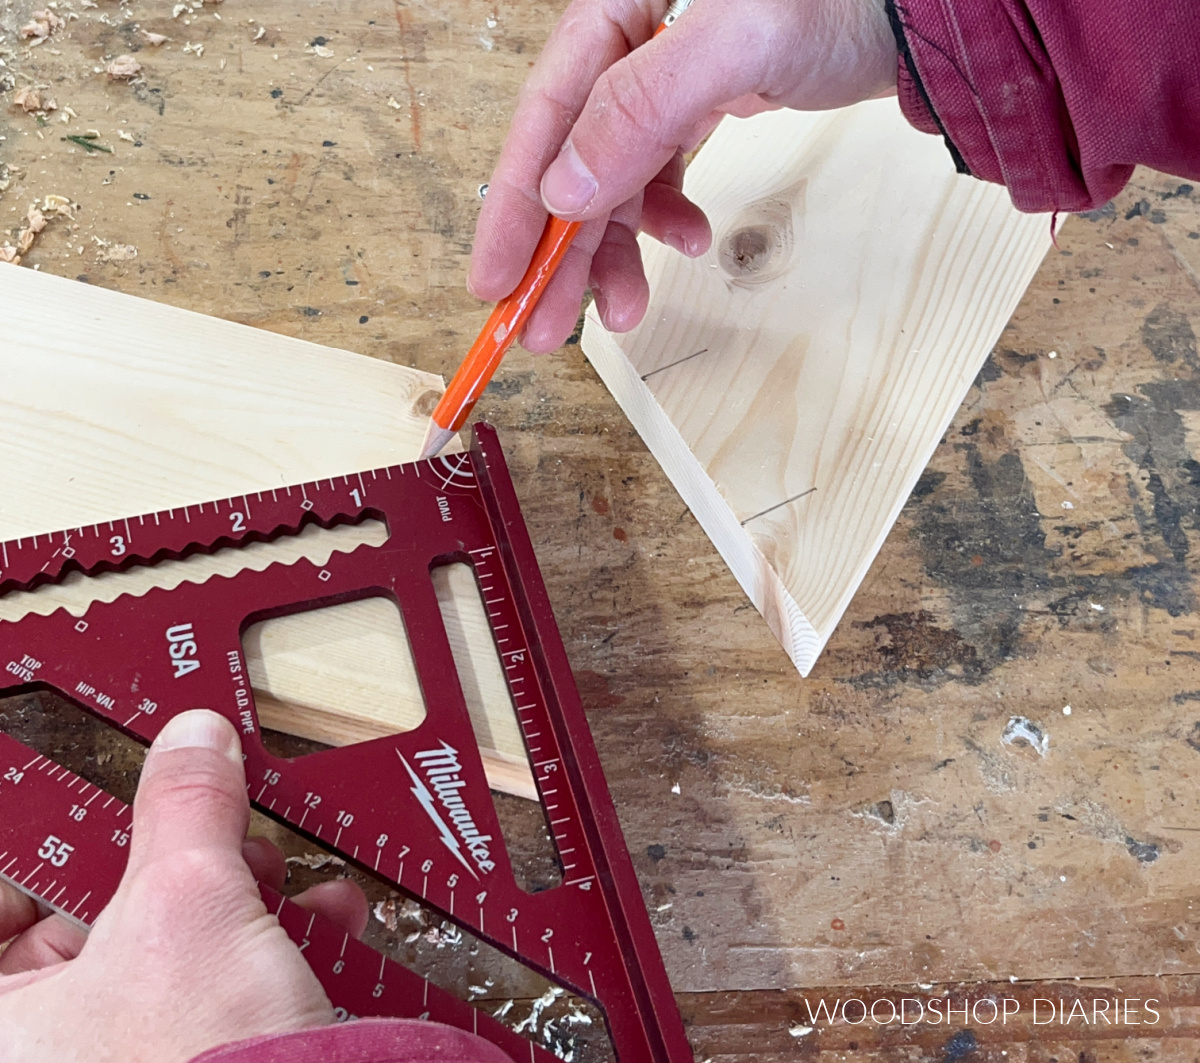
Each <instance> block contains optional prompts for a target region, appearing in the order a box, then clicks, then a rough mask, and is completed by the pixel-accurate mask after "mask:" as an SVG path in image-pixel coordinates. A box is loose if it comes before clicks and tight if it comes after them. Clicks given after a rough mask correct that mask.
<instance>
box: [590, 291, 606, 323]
mask: <svg viewBox="0 0 1200 1063" xmlns="http://www.w3.org/2000/svg"><path fill="white" fill-rule="evenodd" d="M592 301H593V302H594V303H595V304H596V309H597V310H599V311H600V320H601V321H602V322H604V325H605V327H607V326H608V297H607V296H606V295H605V294H604V293H603V292H602V291H601V290H600V289H599V288H597V287H596V286H595V285H592Z"/></svg>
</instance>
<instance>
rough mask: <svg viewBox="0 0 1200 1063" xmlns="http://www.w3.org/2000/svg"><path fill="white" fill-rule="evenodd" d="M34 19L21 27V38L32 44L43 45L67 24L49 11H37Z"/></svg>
mask: <svg viewBox="0 0 1200 1063" xmlns="http://www.w3.org/2000/svg"><path fill="white" fill-rule="evenodd" d="M32 17H33V21H32V22H30V23H29V24H28V25H26V26H22V27H21V36H22V37H23V38H24V39H25V40H28V41H30V42H31V43H32V44H41V43H42V41H44V40H45V39H46V38H47V37H49V36H50V35H51V34H52V33H53V32H54V31H55V30H58V29H62V27H63V26H65V25H66V22H64V21H63V20H62V19H61V18H59V17H58V16H57V15H56V14H55V13H54V12H53V11H50V10H48V9H47V10H44V11H35V12H34V13H33V16H32Z"/></svg>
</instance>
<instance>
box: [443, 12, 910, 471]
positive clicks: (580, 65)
mask: <svg viewBox="0 0 1200 1063" xmlns="http://www.w3.org/2000/svg"><path fill="white" fill-rule="evenodd" d="M688 6H689V5H688V3H687V2H684V3H680V4H675V5H673V6H672V8H671V9H670V10H669V11H666V13H665V15H664V10H665V5H664V4H662V3H653V2H637V0H575V2H574V3H572V4H571V5H570V6H569V7H568V8H567V11H566V12H565V14H564V15H563V17H562V19H561V20H560V22H559V23H558V25H557V26H556V27H555V29H554V31H553V33H552V34H551V36H550V39H549V41H548V42H547V44H546V47H545V49H544V50H543V52H542V55H541V56H540V57H539V59H538V61H537V63H536V65H535V67H534V69H533V72H532V73H531V74H530V77H529V81H528V82H527V83H526V85H525V86H524V88H523V89H522V92H521V98H520V101H519V103H518V106H517V109H516V112H515V114H514V116H513V120H512V124H511V128H510V131H509V135H508V138H507V140H506V141H505V145H504V149H503V151H502V152H501V156H500V161H499V163H498V164H497V166H496V169H495V171H494V173H493V175H492V179H491V182H490V184H489V188H488V194H487V198H486V199H485V200H484V204H483V208H482V211H481V213H480V217H479V224H478V226H477V228H476V240H475V249H474V252H473V254H472V259H471V274H470V280H469V287H470V289H471V291H472V292H473V293H474V294H475V295H477V296H479V297H480V298H482V299H491V300H504V303H507V302H509V300H514V301H515V302H517V303H520V307H519V309H520V310H521V314H520V316H519V317H517V316H512V315H511V313H510V311H511V310H512V307H505V310H504V311H503V312H501V317H502V318H503V320H502V321H499V322H498V321H497V317H496V314H493V317H492V318H490V319H489V321H488V326H485V329H484V332H483V333H481V336H480V340H479V341H477V342H476V344H475V345H474V346H473V347H472V354H471V356H470V357H469V358H468V361H467V362H466V363H464V366H463V368H462V369H461V370H460V371H459V373H457V374H456V375H455V378H454V380H453V381H452V383H451V386H450V388H448V389H447V392H446V396H445V397H444V398H443V402H442V403H439V406H438V409H437V410H435V413H434V423H433V424H432V425H431V426H430V433H429V436H428V437H427V440H426V446H425V447H424V448H423V453H422V456H423V457H427V456H431V455H432V454H436V453H437V452H438V450H440V449H441V447H442V446H444V445H445V443H446V442H447V441H448V440H449V439H450V438H451V436H453V434H454V432H455V431H457V429H458V428H459V427H461V425H462V423H463V422H464V421H465V420H466V416H467V414H469V412H470V408H471V406H473V405H474V401H475V400H476V399H477V398H478V397H479V394H481V393H482V391H483V388H484V387H486V384H487V379H490V375H491V373H490V371H489V372H485V373H483V374H482V375H481V373H480V369H481V368H482V367H483V366H484V365H485V363H488V364H490V367H491V369H493V370H494V368H495V365H496V364H498V363H499V359H500V358H501V357H502V356H503V350H501V351H499V352H495V351H491V350H488V349H487V348H488V347H489V346H490V345H491V344H493V343H497V344H503V345H504V347H505V348H506V347H507V345H508V344H509V343H511V342H512V340H514V339H516V338H518V337H520V338H521V341H522V344H523V346H524V347H525V348H526V349H528V350H531V351H535V352H542V351H551V350H554V349H556V348H557V347H559V346H561V344H562V343H563V341H564V340H565V339H566V338H567V336H568V335H570V332H571V330H572V329H573V328H574V326H575V322H576V320H577V319H578V316H579V304H580V302H581V300H582V297H583V293H584V291H585V290H586V289H587V288H588V287H590V288H591V290H592V294H593V297H594V298H595V301H596V307H597V309H598V311H599V313H600V317H601V320H603V322H604V324H605V326H606V327H608V328H610V329H612V330H613V331H616V332H624V331H627V330H628V329H631V328H633V327H634V326H635V325H636V324H637V323H638V322H639V321H640V320H641V318H642V316H643V315H644V314H645V312H646V305H647V303H648V301H649V289H648V286H647V284H646V278H645V274H644V272H643V270H642V263H641V254H640V251H639V249H638V244H637V233H638V232H639V231H644V232H647V233H649V234H650V235H651V236H653V237H655V238H656V239H659V240H661V241H663V242H664V243H667V244H669V245H670V246H672V247H674V248H676V249H677V250H679V251H681V252H683V253H685V254H687V255H690V256H693V257H694V256H697V255H701V254H704V252H705V251H707V250H708V246H709V244H710V242H711V239H712V234H711V232H710V229H709V226H708V222H707V220H706V219H705V217H704V213H703V212H702V211H701V210H700V209H699V208H698V207H697V206H696V205H695V204H693V203H691V202H689V201H688V200H687V198H686V197H685V196H684V195H683V192H682V190H681V188H682V182H683V170H684V163H683V158H684V154H685V153H686V152H688V151H691V150H692V149H693V148H694V147H695V146H696V145H697V144H698V143H699V142H700V141H701V140H703V138H704V137H705V136H706V135H707V134H708V133H709V131H711V129H712V128H713V126H715V125H716V123H717V121H719V120H720V118H721V117H722V116H723V115H724V114H726V113H728V114H736V115H741V116H746V115H750V114H754V113H757V112H758V111H762V110H768V109H772V108H776V107H784V106H792V107H799V108H802V109H820V108H826V107H838V106H842V105H845V104H849V103H853V102H857V101H858V100H862V99H866V98H868V97H871V96H878V95H882V94H884V93H885V92H887V91H889V90H891V91H894V88H895V81H896V46H895V40H894V38H893V36H892V32H891V29H890V26H889V24H888V20H887V16H886V14H885V12H884V8H883V3H882V0H813V2H812V3H806V4H798V3H795V2H794V0H696V2H695V4H694V5H693V6H691V9H690V10H688V11H687V14H686V15H685V16H684V17H682V18H680V19H679V21H678V23H677V24H675V25H674V26H672V28H671V31H670V32H669V33H661V35H659V32H658V31H659V29H661V28H664V27H665V24H666V23H668V22H669V21H673V19H674V17H675V16H676V15H678V14H679V13H680V11H681V10H682V9H684V8H687V7H688ZM660 18H661V22H659V21H656V20H658V19H660ZM656 27H657V28H656ZM651 38H653V39H651ZM639 45H640V46H639ZM551 217H553V218H555V219H557V222H558V225H556V223H555V222H554V221H550V220H549V219H550V218H551ZM567 223H570V224H572V225H577V226H578V228H577V229H571V230H569V232H570V235H569V236H568V238H567V241H566V246H565V247H563V248H561V249H560V250H559V252H558V260H557V263H556V268H553V269H551V270H550V271H549V272H548V273H547V272H539V269H538V262H537V260H536V259H535V255H534V251H535V248H539V254H541V253H543V252H544V250H545V248H546V246H547V242H549V243H551V244H553V245H555V246H557V242H556V241H555V240H553V239H549V240H548V238H549V237H550V233H551V229H555V228H563V227H565V226H566V225H567ZM531 263H532V264H531ZM527 284H531V285H532V287H531V292H532V293H533V298H532V299H530V298H527V297H526V293H525V289H526V286H527ZM506 297H507V298H506ZM504 303H502V304H501V305H502V306H504ZM500 310H501V308H500V307H497V311H500ZM508 322H512V323H511V324H509V325H508V331H507V332H504V333H503V334H501V335H500V336H498V335H497V331H496V325H497V324H506V323H508ZM481 344H482V347H481ZM460 378H461V379H460ZM480 381H482V382H481V383H480ZM472 382H473V385H474V386H473V387H468V384H471V383H472ZM452 393H453V394H452ZM464 400H465V405H464Z"/></svg>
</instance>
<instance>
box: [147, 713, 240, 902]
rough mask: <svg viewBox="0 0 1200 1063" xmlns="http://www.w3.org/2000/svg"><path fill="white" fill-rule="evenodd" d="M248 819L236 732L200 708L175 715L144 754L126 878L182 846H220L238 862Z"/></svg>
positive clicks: (218, 717)
mask: <svg viewBox="0 0 1200 1063" xmlns="http://www.w3.org/2000/svg"><path fill="white" fill-rule="evenodd" d="M249 818H250V805H249V802H248V801H247V799H246V773H245V770H244V768H243V766H242V746H241V741H240V740H239V738H238V733H237V731H236V730H235V729H234V727H233V725H232V724H231V723H230V722H229V721H228V720H226V719H225V717H223V716H219V715H218V714H217V713H215V712H209V711H208V710H207V709H193V710H192V711H190V712H182V713H180V714H179V715H178V716H175V717H173V718H172V719H171V720H170V721H168V723H167V725H166V726H165V727H164V728H163V729H162V731H160V732H159V735H158V737H157V738H156V739H155V740H154V744H153V745H152V746H151V747H150V752H149V753H147V755H146V763H145V765H144V766H143V768H142V777H141V781H140V783H139V784H138V791H137V797H136V798H135V799H134V802H133V839H132V842H131V845H130V853H129V868H128V870H127V872H126V878H127V879H129V878H131V877H132V876H134V875H136V874H137V872H138V871H139V870H140V869H142V868H144V867H145V866H146V865H148V864H150V863H153V862H154V861H156V860H160V859H163V858H164V857H169V856H171V855H172V854H174V853H177V852H180V851H185V850H192V851H194V850H198V849H217V850H227V851H228V852H229V853H231V854H236V855H237V857H238V859H239V860H240V859H241V851H242V841H243V839H244V838H245V836H246V827H247V825H248V823H249Z"/></svg>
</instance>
